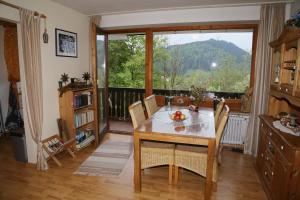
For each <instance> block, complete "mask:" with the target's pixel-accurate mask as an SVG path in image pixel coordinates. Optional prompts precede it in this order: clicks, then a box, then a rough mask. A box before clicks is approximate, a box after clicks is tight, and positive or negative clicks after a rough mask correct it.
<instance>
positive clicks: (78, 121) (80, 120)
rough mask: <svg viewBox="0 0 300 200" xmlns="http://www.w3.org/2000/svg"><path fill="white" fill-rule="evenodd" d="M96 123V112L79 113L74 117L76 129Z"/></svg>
mask: <svg viewBox="0 0 300 200" xmlns="http://www.w3.org/2000/svg"><path fill="white" fill-rule="evenodd" d="M92 121H94V111H93V110H89V111H87V112H82V113H77V114H75V115H74V125H75V127H76V128H78V127H80V126H82V125H84V124H87V123H90V122H92Z"/></svg>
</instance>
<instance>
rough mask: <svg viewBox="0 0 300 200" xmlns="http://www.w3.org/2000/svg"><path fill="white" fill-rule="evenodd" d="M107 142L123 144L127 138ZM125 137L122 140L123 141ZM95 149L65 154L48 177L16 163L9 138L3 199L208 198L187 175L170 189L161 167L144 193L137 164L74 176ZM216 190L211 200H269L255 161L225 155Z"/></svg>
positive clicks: (1, 173) (2, 159)
mask: <svg viewBox="0 0 300 200" xmlns="http://www.w3.org/2000/svg"><path fill="white" fill-rule="evenodd" d="M107 137H114V139H120V140H122V139H124V137H127V136H125V135H116V134H109V135H107V136H106V138H107ZM122 137H123V138H122ZM94 149H95V147H94V146H93V145H92V146H90V147H87V148H86V149H84V150H82V151H80V152H78V153H77V154H76V155H77V158H75V159H74V160H73V159H72V158H70V157H69V156H68V155H67V154H66V155H62V158H61V159H60V160H62V164H63V166H62V167H58V166H56V165H55V164H54V163H53V162H50V169H49V170H48V171H47V172H38V171H36V170H35V168H34V167H33V166H31V165H28V164H27V165H26V164H22V163H18V162H16V161H15V160H14V158H13V154H12V149H11V146H10V144H9V140H8V138H6V139H3V138H0V199H1V200H2V199H3V200H29V199H30V200H35V199H37V200H44V199H47V200H48V199H49V200H62V199H64V200H96V199H97V200H102V199H103V200H104V199H105V200H110V199H120V200H121V199H124V200H127V199H128V200H129V199H143V200H146V199H168V200H172V199H180V200H185V199H188V200H194V199H203V193H202V192H203V185H204V179H203V178H201V177H200V176H198V175H196V174H194V173H191V172H188V171H183V173H182V177H181V180H180V183H179V185H177V186H174V185H173V186H172V185H168V177H167V175H168V169H167V168H166V167H158V168H153V169H147V170H145V171H144V173H142V192H141V193H138V194H137V193H135V192H134V187H133V160H132V158H131V159H130V160H129V161H128V163H127V165H126V167H125V169H124V170H123V172H122V174H121V175H120V177H118V178H109V177H89V176H79V175H73V172H74V171H75V170H76V169H77V168H78V167H79V165H80V164H81V163H82V162H83V161H84V160H85V159H86V158H87V157H88V156H89V155H90V154H91V153H92V152H93V150H94ZM219 173H220V174H219V182H218V186H217V191H216V192H214V193H213V194H212V198H211V199H212V200H217V199H218V200H242V199H245V200H247V199H249V200H250V199H251V200H254V199H257V200H266V196H265V194H264V192H263V190H262V187H261V185H260V183H259V180H258V177H257V174H256V172H255V170H254V167H253V160H252V158H251V157H249V156H246V155H243V154H240V153H235V152H231V151H229V150H227V151H226V150H225V151H224V153H223V164H222V166H221V167H220V170H219Z"/></svg>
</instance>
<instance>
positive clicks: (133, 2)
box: [52, 0, 291, 15]
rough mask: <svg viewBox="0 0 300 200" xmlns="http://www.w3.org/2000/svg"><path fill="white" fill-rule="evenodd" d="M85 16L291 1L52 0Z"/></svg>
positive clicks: (286, 0)
mask: <svg viewBox="0 0 300 200" xmlns="http://www.w3.org/2000/svg"><path fill="white" fill-rule="evenodd" d="M52 1H54V2H57V3H59V4H62V5H64V6H66V7H69V8H72V9H74V10H77V11H79V12H81V13H83V14H85V15H105V14H114V13H127V12H138V11H147V10H162V9H175V8H193V7H210V6H226V5H227V6H229V5H231V6H235V5H253V4H261V3H274V2H290V1H291V0H52Z"/></svg>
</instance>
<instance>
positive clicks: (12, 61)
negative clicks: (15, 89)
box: [4, 26, 20, 82]
mask: <svg viewBox="0 0 300 200" xmlns="http://www.w3.org/2000/svg"><path fill="white" fill-rule="evenodd" d="M4 57H5V62H6V65H7V71H8V80H9V81H11V82H18V81H20V70H19V51H18V35H17V27H13V26H6V27H5V30H4Z"/></svg>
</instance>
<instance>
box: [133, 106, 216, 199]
mask: <svg viewBox="0 0 300 200" xmlns="http://www.w3.org/2000/svg"><path fill="white" fill-rule="evenodd" d="M176 111H180V112H181V113H183V114H184V115H185V119H184V120H179V121H176V120H173V119H172V117H171V116H172V114H174V113H175V112H176ZM144 140H147V141H161V142H169V143H174V144H187V145H199V146H207V148H208V152H207V167H206V180H205V189H204V199H206V200H207V199H210V196H211V191H212V185H213V182H212V176H213V165H214V157H215V146H216V136H215V122H214V110H213V108H205V107H203V108H199V109H198V111H197V112H195V111H191V110H189V109H188V107H178V106H163V107H161V108H160V109H159V110H158V111H157V112H155V113H154V114H153V115H152V116H151V117H149V118H148V119H147V120H145V121H144V122H143V123H141V124H140V125H139V126H138V127H137V128H136V129H135V130H134V185H135V191H136V192H141V189H142V187H141V142H142V141H144Z"/></svg>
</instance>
